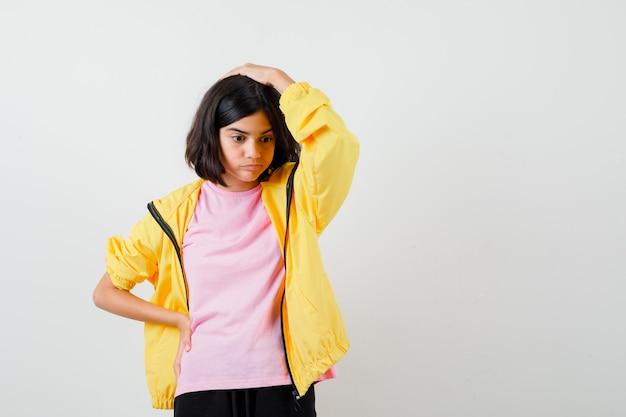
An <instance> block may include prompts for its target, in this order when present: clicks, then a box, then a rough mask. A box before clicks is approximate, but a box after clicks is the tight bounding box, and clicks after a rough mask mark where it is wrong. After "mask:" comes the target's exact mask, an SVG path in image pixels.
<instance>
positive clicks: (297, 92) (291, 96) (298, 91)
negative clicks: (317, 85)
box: [280, 81, 311, 106]
mask: <svg viewBox="0 0 626 417" xmlns="http://www.w3.org/2000/svg"><path fill="white" fill-rule="evenodd" d="M310 89H311V86H310V85H309V83H307V82H306V81H300V82H297V83H293V84H291V85H290V86H289V87H287V89H286V90H285V91H283V94H282V95H281V96H280V105H281V106H283V105H286V104H289V103H290V102H292V101H293V100H297V99H298V98H299V97H301V96H304V95H306V94H307V93H308V92H309V90H310Z"/></svg>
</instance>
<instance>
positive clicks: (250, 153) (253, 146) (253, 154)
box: [245, 140, 261, 159]
mask: <svg viewBox="0 0 626 417" xmlns="http://www.w3.org/2000/svg"><path fill="white" fill-rule="evenodd" d="M260 149H261V144H260V143H258V141H256V140H249V141H247V143H246V147H245V152H246V157H247V158H251V159H256V158H258V157H260V156H261V150H260Z"/></svg>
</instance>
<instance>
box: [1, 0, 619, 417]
mask: <svg viewBox="0 0 626 417" xmlns="http://www.w3.org/2000/svg"><path fill="white" fill-rule="evenodd" d="M625 52H626V2H624V1H623V0H615V1H605V0H586V1H583V0H571V1H566V0H561V1H558V0H543V1H537V0H530V1H495V0H493V1H487V0H482V1H463V0H443V1H408V0H406V1H401V0H387V1H384V2H357V1H352V2H342V1H337V0H334V1H329V0H323V1H306V2H304V1H287V0H284V1H280V0H268V1H220V2H217V1H209V0H206V1H199V0H195V1H178V2H174V1H171V2H166V1H156V0H154V1H148V0H142V1H130V0H129V1H121V0H109V1H101V2H96V1H89V0H87V1H78V0H66V1H43V0H33V1H28V0H26V1H18V0H13V1H11V0H2V1H1V2H0V139H1V142H0V169H1V170H2V171H1V178H2V179H1V181H2V190H1V191H2V204H1V205H0V206H1V210H2V211H1V213H0V214H1V217H0V218H1V219H2V242H3V244H2V248H3V249H2V255H1V256H2V263H1V265H2V282H3V285H2V289H3V291H2V293H3V295H2V301H1V302H0V314H1V317H2V322H3V326H2V343H1V344H0V415H2V416H12V417H15V416H32V417H41V416H46V415H55V416H56V415H63V416H85V415H89V416H93V417H97V416H112V415H116V416H133V417H141V416H164V415H171V412H163V411H157V410H153V409H152V408H151V407H150V401H149V397H148V393H147V388H146V385H145V379H144V374H143V351H142V350H143V336H142V325H141V324H140V323H138V322H132V321H129V320H125V319H122V318H119V317H116V316H113V315H110V314H108V313H105V312H103V311H101V310H98V309H97V308H96V307H94V306H93V304H92V301H91V292H92V290H93V288H94V286H95V284H96V282H97V281H98V279H99V278H100V276H101V275H102V273H103V271H104V246H105V242H106V239H107V238H108V237H109V236H111V235H113V234H122V235H126V234H127V232H128V230H129V229H130V227H131V226H132V224H134V223H135V221H137V220H139V219H140V218H141V217H142V216H143V215H144V213H145V211H146V208H145V205H146V203H147V202H148V201H150V200H151V199H153V198H157V197H161V196H162V195H164V194H166V193H167V192H169V191H170V190H172V189H173V188H176V187H178V186H180V185H182V184H184V183H186V182H187V181H188V180H190V179H192V178H194V176H193V174H192V172H191V171H190V170H189V169H188V168H187V166H186V165H185V163H184V159H183V152H184V137H185V134H186V133H187V130H188V128H189V126H190V122H191V118H192V117H193V113H194V111H195V109H196V106H197V105H198V103H199V100H200V98H201V96H202V94H203V93H204V91H205V90H206V89H207V88H208V87H209V86H210V85H211V84H212V83H213V82H214V81H216V80H217V79H218V78H219V77H220V76H221V75H222V74H224V73H225V72H226V71H228V70H229V69H231V68H232V67H234V66H237V65H240V64H243V63H244V62H255V63H259V64H264V65H271V66H277V67H280V68H282V69H284V70H285V71H286V72H287V73H289V74H290V75H291V76H292V77H293V78H295V79H297V80H302V81H308V82H310V83H311V84H312V85H314V86H316V87H319V88H320V89H322V90H323V91H324V92H325V93H326V94H327V95H328V96H330V98H331V100H332V101H333V104H334V106H335V109H336V110H337V111H338V112H339V113H340V114H341V115H342V116H343V118H344V120H345V121H346V122H347V124H348V125H349V126H350V128H351V129H352V130H353V131H354V133H355V134H356V135H357V136H358V137H359V138H360V140H361V143H362V151H361V159H360V161H359V165H358V170H357V173H356V177H355V180H354V185H353V188H352V192H351V194H350V195H349V197H348V199H347V201H346V203H345V205H344V207H343V208H342V211H341V212H340V213H339V215H338V216H337V218H336V219H335V221H334V222H333V224H331V226H330V227H329V229H328V230H327V232H326V234H325V235H324V236H323V237H322V239H321V244H322V248H323V251H324V255H325V260H326V268H327V271H328V273H329V275H330V277H331V279H332V282H333V285H334V288H335V291H336V295H337V298H338V300H339V302H340V304H341V307H342V310H343V313H344V316H345V317H344V318H345V321H346V324H347V327H348V330H349V334H350V336H351V340H352V349H351V350H350V351H349V353H348V354H347V356H345V358H344V359H343V360H342V361H341V362H340V364H339V371H340V374H341V375H340V377H339V378H338V379H337V380H334V381H328V382H325V383H322V384H320V385H319V386H318V411H319V415H320V416H324V417H339V416H358V417H370V416H371V417H374V416H376V417H378V416H385V417H387V416H428V417H502V416H506V417H516V416H520V417H526V416H534V417H537V416H546V417H553V416H567V417H587V416H589V417H602V416H624V415H626V396H625V395H624V390H625V389H626V360H625V359H624V357H625V352H626V334H625V332H626V306H625V302H626V295H625V291H626V284H625V278H626V256H625V255H626V253H625V250H626V220H625V216H626V160H625V158H626V122H625V120H626V118H625V115H626V81H625V76H624V74H626V58H625V56H626V54H625ZM146 290H149V288H144V289H140V290H139V293H140V294H142V292H141V291H146ZM148 293H149V291H147V292H145V294H148Z"/></svg>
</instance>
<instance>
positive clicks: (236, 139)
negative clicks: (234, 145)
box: [231, 135, 246, 142]
mask: <svg viewBox="0 0 626 417" xmlns="http://www.w3.org/2000/svg"><path fill="white" fill-rule="evenodd" d="M231 138H232V140H234V141H235V142H243V141H244V140H246V138H244V137H243V136H241V135H233V136H232V137H231Z"/></svg>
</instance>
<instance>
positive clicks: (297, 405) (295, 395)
mask: <svg viewBox="0 0 626 417" xmlns="http://www.w3.org/2000/svg"><path fill="white" fill-rule="evenodd" d="M299 162H300V161H299V160H297V161H296V163H295V164H294V166H293V169H292V170H291V173H290V174H289V179H287V186H286V191H287V204H286V206H287V213H286V215H285V239H284V242H283V262H284V264H285V285H284V287H283V295H282V297H281V300H280V329H281V335H282V338H283V349H284V351H285V364H286V365H287V372H288V373H289V379H290V380H291V388H292V391H291V394H292V395H293V400H294V405H295V409H296V410H300V402H299V401H300V398H301V397H300V394H299V393H298V388H297V387H296V383H295V381H294V379H293V373H292V372H291V366H290V365H289V356H288V355H287V343H286V340H285V320H284V317H283V310H284V306H285V292H286V291H287V235H288V232H289V212H290V210H289V209H290V208H291V200H292V199H293V177H294V175H295V173H296V168H298V163H299Z"/></svg>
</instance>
